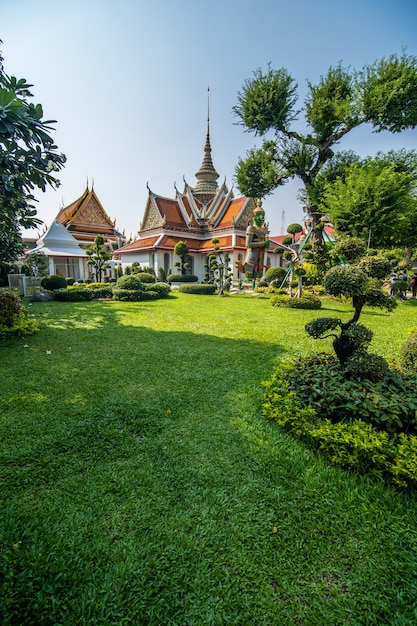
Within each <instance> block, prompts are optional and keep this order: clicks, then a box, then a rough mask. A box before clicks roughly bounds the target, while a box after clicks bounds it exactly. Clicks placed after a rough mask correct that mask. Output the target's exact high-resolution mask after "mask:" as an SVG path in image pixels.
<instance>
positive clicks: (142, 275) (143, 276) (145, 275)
mask: <svg viewBox="0 0 417 626" xmlns="http://www.w3.org/2000/svg"><path fill="white" fill-rule="evenodd" d="M135 276H136V277H137V278H139V280H141V281H142V282H143V283H156V278H155V276H154V275H153V274H150V273H149V272H137V273H135Z"/></svg>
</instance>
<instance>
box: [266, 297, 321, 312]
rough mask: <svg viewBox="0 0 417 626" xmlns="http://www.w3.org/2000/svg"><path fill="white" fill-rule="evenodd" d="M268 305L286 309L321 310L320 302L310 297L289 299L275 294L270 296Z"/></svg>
mask: <svg viewBox="0 0 417 626" xmlns="http://www.w3.org/2000/svg"><path fill="white" fill-rule="evenodd" d="M270 303H271V304H272V306H273V307H285V308H288V309H312V310H317V309H320V308H321V300H320V299H319V298H316V297H315V296H310V295H305V296H301V298H291V297H290V296H288V295H281V294H277V295H275V296H272V298H271V299H270Z"/></svg>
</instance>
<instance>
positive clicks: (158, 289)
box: [143, 282, 171, 298]
mask: <svg viewBox="0 0 417 626" xmlns="http://www.w3.org/2000/svg"><path fill="white" fill-rule="evenodd" d="M143 289H144V291H145V293H146V292H148V291H152V292H153V293H156V294H157V296H158V298H167V297H168V296H169V294H170V293H171V287H170V286H169V285H168V284H167V283H165V282H162V283H149V284H147V283H143Z"/></svg>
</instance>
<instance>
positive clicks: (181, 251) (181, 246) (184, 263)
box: [174, 241, 191, 275]
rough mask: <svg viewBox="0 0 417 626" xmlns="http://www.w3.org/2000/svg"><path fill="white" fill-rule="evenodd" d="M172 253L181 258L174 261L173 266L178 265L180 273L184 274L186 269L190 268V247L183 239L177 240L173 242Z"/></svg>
mask: <svg viewBox="0 0 417 626" xmlns="http://www.w3.org/2000/svg"><path fill="white" fill-rule="evenodd" d="M174 254H176V255H177V256H179V257H180V259H181V260H180V261H177V262H176V263H174V266H175V267H178V269H179V270H180V272H181V274H182V275H184V274H186V273H187V271H188V270H190V269H191V256H190V249H189V247H188V246H187V244H186V243H185V241H179V242H178V243H177V244H175V247H174Z"/></svg>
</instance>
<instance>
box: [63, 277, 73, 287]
mask: <svg viewBox="0 0 417 626" xmlns="http://www.w3.org/2000/svg"><path fill="white" fill-rule="evenodd" d="M65 281H66V283H67V285H73V284H74V283H75V280H74V279H73V278H71V277H68V278H66V279H65Z"/></svg>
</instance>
